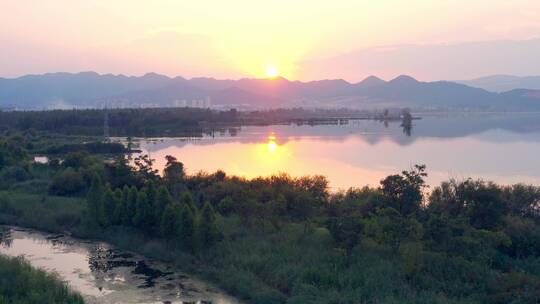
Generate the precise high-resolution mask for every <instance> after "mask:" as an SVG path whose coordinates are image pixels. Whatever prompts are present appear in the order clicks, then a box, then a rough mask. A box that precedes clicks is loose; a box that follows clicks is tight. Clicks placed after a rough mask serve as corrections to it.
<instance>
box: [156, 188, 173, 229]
mask: <svg viewBox="0 0 540 304" xmlns="http://www.w3.org/2000/svg"><path fill="white" fill-rule="evenodd" d="M169 204H172V198H171V195H170V194H169V191H168V190H167V188H166V187H164V186H161V187H159V189H158V191H157V194H156V201H155V205H154V220H155V224H156V228H158V229H157V230H159V226H160V225H161V220H162V217H163V213H164V211H165V208H166V207H167V206H168V205H169Z"/></svg>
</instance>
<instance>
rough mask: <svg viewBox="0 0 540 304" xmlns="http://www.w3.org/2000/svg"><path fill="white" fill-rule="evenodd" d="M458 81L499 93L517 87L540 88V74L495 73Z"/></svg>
mask: <svg viewBox="0 0 540 304" xmlns="http://www.w3.org/2000/svg"><path fill="white" fill-rule="evenodd" d="M458 82H459V83H463V84H466V85H469V86H473V87H477V88H482V89H485V90H488V91H492V92H498V93H501V92H506V91H511V90H515V89H529V90H540V76H525V77H520V76H510V75H493V76H487V77H482V78H477V79H472V80H463V81H458Z"/></svg>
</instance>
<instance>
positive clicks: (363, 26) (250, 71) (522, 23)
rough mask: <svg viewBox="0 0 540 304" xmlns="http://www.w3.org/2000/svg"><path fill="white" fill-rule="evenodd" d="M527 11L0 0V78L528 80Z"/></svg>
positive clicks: (367, 3)
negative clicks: (83, 74)
mask: <svg viewBox="0 0 540 304" xmlns="http://www.w3.org/2000/svg"><path fill="white" fill-rule="evenodd" d="M539 53H540V1H538V0H512V1H508V0H379V1H372V0H333V1H327V0H322V1H321V0H287V1H285V0H272V1H259V0H228V1H222V0H214V1H210V0H154V1H143V0H93V1H87V0H47V1H43V0H0V77H18V76H21V75H25V74H38V73H46V72H58V71H65V72H79V71H90V70H91V71H96V72H99V73H113V74H120V73H121V74H127V75H142V74H144V73H146V72H156V73H161V74H165V75H169V76H177V75H182V76H184V77H188V78H189V77H200V76H207V77H216V78H241V77H258V78H259V77H265V76H266V75H267V73H269V71H272V72H273V74H275V73H277V74H279V75H281V76H284V77H286V78H289V79H298V80H315V79H326V78H343V79H346V80H348V81H359V80H361V79H363V78H365V77H367V76H369V75H372V74H373V75H377V76H380V77H382V78H385V79H389V78H393V77H396V76H398V75H400V74H409V75H412V76H415V77H417V78H419V79H421V80H438V79H469V78H475V77H480V76H486V75H490V74H514V75H535V74H536V75H540V64H536V63H537V62H538V60H539V59H538V57H540V56H538V54H539Z"/></svg>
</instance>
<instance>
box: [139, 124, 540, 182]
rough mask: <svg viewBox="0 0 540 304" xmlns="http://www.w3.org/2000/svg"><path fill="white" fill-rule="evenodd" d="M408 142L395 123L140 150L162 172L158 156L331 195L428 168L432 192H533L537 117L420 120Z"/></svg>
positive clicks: (187, 141) (151, 142) (288, 130)
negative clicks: (446, 184) (516, 186)
mask: <svg viewBox="0 0 540 304" xmlns="http://www.w3.org/2000/svg"><path fill="white" fill-rule="evenodd" d="M419 116H421V117H422V118H421V119H419V120H414V122H413V127H412V130H411V132H410V135H409V134H406V133H407V132H406V131H405V130H404V129H403V128H402V127H401V124H400V123H399V122H390V123H387V124H385V123H383V122H380V121H373V120H353V121H349V122H348V123H347V124H342V125H315V126H310V125H302V126H296V125H273V126H245V127H241V128H235V129H230V130H225V131H221V132H213V134H208V135H204V136H203V137H200V138H152V139H142V140H140V141H139V144H140V148H141V149H142V150H143V151H144V152H145V153H149V154H150V156H151V157H152V158H153V159H156V163H155V166H156V168H158V169H160V170H162V169H163V167H164V165H165V156H166V155H173V156H175V157H177V158H178V160H180V161H182V162H183V163H184V165H185V167H186V168H187V172H188V173H196V172H198V171H201V170H202V171H206V172H214V171H216V170H218V169H222V170H224V171H225V172H226V173H227V174H233V175H239V176H244V177H248V178H252V177H257V176H268V175H271V174H278V173H280V172H286V173H288V174H290V175H292V176H302V175H313V174H320V175H324V176H326V177H327V178H328V180H329V181H330V186H331V189H332V190H338V189H346V188H349V187H360V186H364V185H372V186H374V185H378V183H379V181H380V180H381V179H382V178H384V177H385V176H387V175H389V174H393V173H396V172H400V171H401V170H406V169H409V168H411V167H412V166H413V165H414V164H425V165H427V171H428V174H429V176H428V179H427V182H428V184H430V185H431V186H434V185H437V184H439V183H440V182H441V181H444V180H448V179H451V178H454V179H465V178H468V177H471V178H482V179H485V180H493V181H496V182H499V183H503V184H510V183H518V182H524V183H530V184H536V185H540V158H539V156H540V113H506V114H489V113H488V114H486V113H484V114H447V115H433V114H431V115H421V114H419Z"/></svg>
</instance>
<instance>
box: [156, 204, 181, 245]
mask: <svg viewBox="0 0 540 304" xmlns="http://www.w3.org/2000/svg"><path fill="white" fill-rule="evenodd" d="M181 211H182V210H181V207H180V206H179V205H178V204H174V203H172V202H169V203H168V204H167V205H166V206H165V209H164V211H163V214H162V217H161V223H160V233H161V236H163V237H165V238H169V239H172V238H178V237H179V236H180V217H181Z"/></svg>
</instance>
